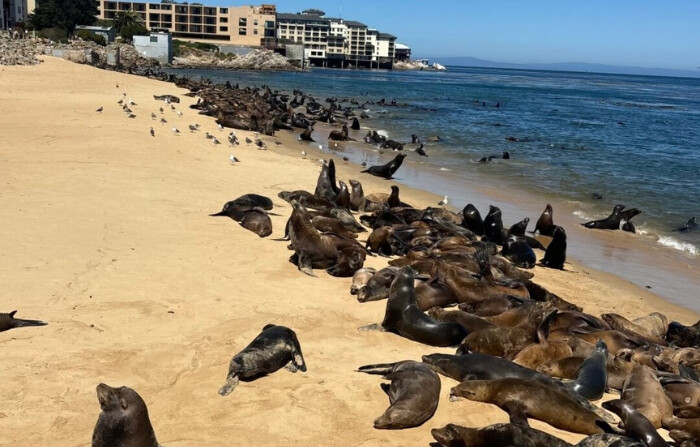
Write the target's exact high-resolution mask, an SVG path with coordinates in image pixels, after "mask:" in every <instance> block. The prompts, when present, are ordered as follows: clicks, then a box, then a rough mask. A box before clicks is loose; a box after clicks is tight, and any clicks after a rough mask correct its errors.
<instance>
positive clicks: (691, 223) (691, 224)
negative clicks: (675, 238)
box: [673, 217, 698, 232]
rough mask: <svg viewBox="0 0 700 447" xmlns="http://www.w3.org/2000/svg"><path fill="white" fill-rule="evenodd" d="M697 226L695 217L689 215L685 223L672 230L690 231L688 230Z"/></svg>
mask: <svg viewBox="0 0 700 447" xmlns="http://www.w3.org/2000/svg"><path fill="white" fill-rule="evenodd" d="M697 227H698V222H697V220H696V219H695V217H691V218H690V219H688V222H686V223H685V224H683V225H682V226H680V227H678V228H676V229H675V230H673V231H681V232H682V231H690V230H694V229H696V228H697Z"/></svg>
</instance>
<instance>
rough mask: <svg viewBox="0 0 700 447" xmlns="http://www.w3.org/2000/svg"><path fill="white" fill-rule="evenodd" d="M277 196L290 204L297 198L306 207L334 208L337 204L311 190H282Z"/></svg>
mask: <svg viewBox="0 0 700 447" xmlns="http://www.w3.org/2000/svg"><path fill="white" fill-rule="evenodd" d="M277 197H279V198H280V199H282V200H284V201H285V202H287V203H289V204H290V205H291V203H292V200H296V201H297V202H299V203H301V204H302V205H304V206H305V207H308V208H313V209H324V208H333V207H334V206H335V204H334V203H331V202H329V201H328V200H326V199H323V198H321V197H316V196H315V195H313V194H311V193H310V192H309V191H304V190H302V189H298V190H296V191H280V192H279V193H278V194H277Z"/></svg>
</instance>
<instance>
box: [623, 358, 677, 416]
mask: <svg viewBox="0 0 700 447" xmlns="http://www.w3.org/2000/svg"><path fill="white" fill-rule="evenodd" d="M622 400H623V401H625V402H627V403H629V404H630V405H632V407H633V408H634V409H635V410H637V411H639V412H640V413H641V414H642V415H644V416H645V417H646V418H647V419H649V422H651V424H652V425H653V426H654V428H661V422H662V420H663V419H665V418H670V417H672V416H673V402H671V399H670V398H669V397H668V396H667V395H666V393H664V389H663V387H662V386H661V383H659V379H657V378H656V374H655V373H654V370H652V369H651V368H649V367H647V366H644V365H635V367H634V369H632V373H631V374H630V375H629V377H628V378H627V380H626V381H625V386H624V388H623V389H622Z"/></svg>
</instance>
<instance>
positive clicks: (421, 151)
mask: <svg viewBox="0 0 700 447" xmlns="http://www.w3.org/2000/svg"><path fill="white" fill-rule="evenodd" d="M414 151H415V152H416V154H418V155H420V156H421V157H427V156H428V154H426V153H425V149H423V143H421V144H420V146H418V147H417V148H415V149H414Z"/></svg>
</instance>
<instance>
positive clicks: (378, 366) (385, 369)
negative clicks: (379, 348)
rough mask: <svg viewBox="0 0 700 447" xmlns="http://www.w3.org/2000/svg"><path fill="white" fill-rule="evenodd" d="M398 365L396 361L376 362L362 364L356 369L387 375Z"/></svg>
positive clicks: (366, 372) (367, 372)
mask: <svg viewBox="0 0 700 447" xmlns="http://www.w3.org/2000/svg"><path fill="white" fill-rule="evenodd" d="M394 366H396V363H375V364H372V365H364V366H360V367H359V368H357V369H356V371H357V372H363V373H365V374H376V375H379V376H385V375H387V374H389V373H390V372H391V371H392V370H393V369H394Z"/></svg>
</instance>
